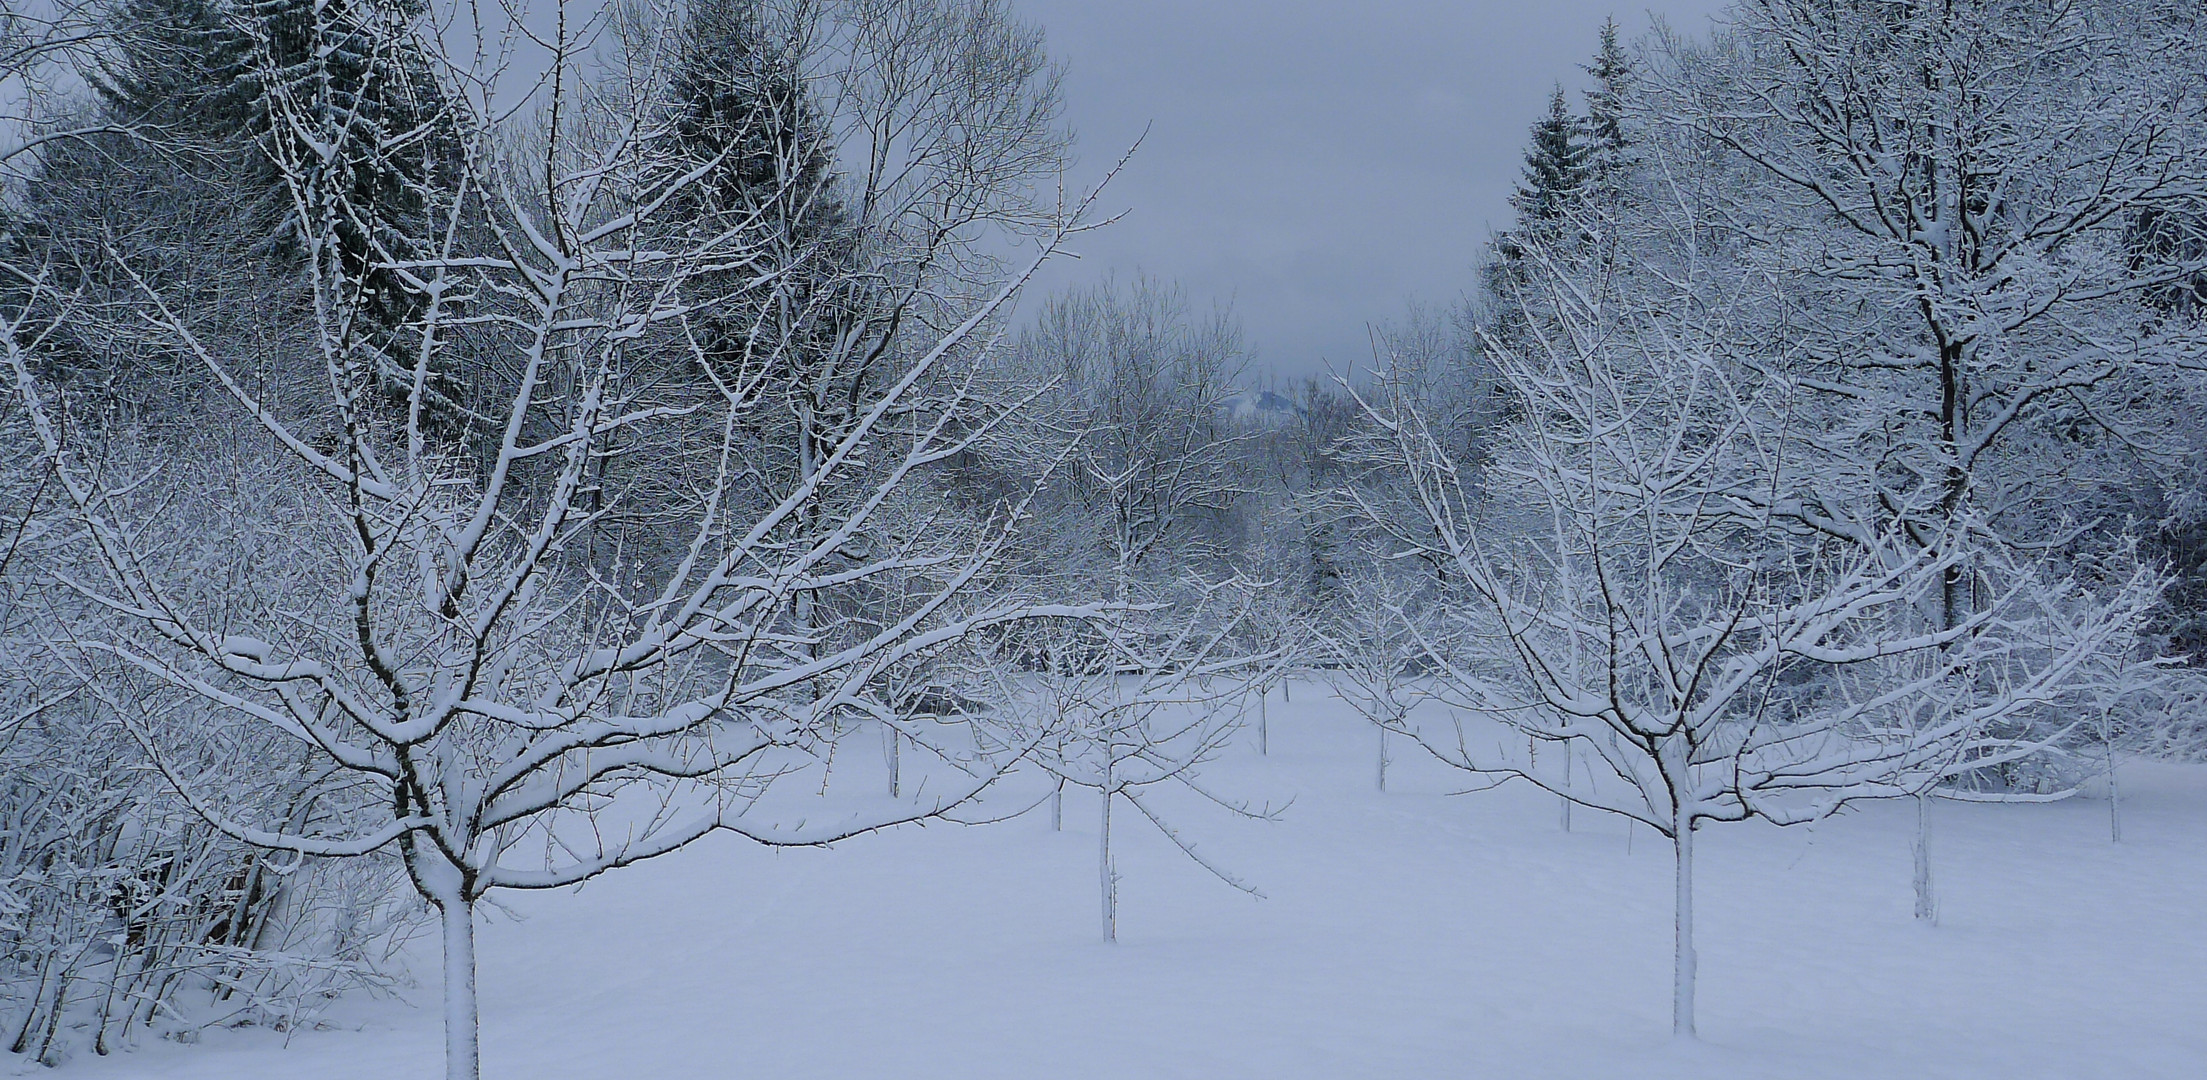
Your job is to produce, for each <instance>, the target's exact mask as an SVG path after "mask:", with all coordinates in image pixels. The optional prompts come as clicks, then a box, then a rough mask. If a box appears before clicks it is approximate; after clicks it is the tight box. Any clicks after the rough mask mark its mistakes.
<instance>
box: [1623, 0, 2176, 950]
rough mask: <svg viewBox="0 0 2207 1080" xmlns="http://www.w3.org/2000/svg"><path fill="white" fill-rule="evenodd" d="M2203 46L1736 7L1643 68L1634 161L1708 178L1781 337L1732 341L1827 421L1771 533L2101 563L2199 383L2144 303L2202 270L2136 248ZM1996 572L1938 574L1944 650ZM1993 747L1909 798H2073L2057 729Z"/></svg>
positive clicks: (1906, 10)
mask: <svg viewBox="0 0 2207 1080" xmlns="http://www.w3.org/2000/svg"><path fill="white" fill-rule="evenodd" d="M2202 40H2203V39H2202V37H2201V35H2200V34H2199V32H2198V13H2197V12H2195V11H2191V10H2190V9H2183V10H2178V9H2177V8H2172V7H2169V6H2167V5H2160V4H2152V3H2129V2H2122V0H2118V2H2112V3H2099V4H2079V5H2064V6H2059V7H2055V8H2048V7H2046V6H2045V5H2040V4H2032V3H2024V2H2014V0H1969V2H1965V3H1954V4H1873V3H1840V4H1830V3H1822V2H1813V0H1758V2H1755V3H1750V4H1743V5H1741V6H1739V7H1738V8H1737V18H1736V19H1735V20H1734V21H1733V23H1732V25H1731V28H1730V31H1729V32H1728V33H1727V34H1725V35H1723V36H1722V37H1720V38H1719V39H1718V40H1717V41H1716V42H1715V43H1713V44H1712V45H1710V46H1708V47H1702V46H1698V45H1693V44H1689V43H1687V42H1685V41H1682V40H1677V39H1665V40H1664V41H1663V42H1661V43H1660V46H1659V48H1657V49H1656V50H1655V51H1654V53H1653V54H1652V57H1651V58H1652V59H1653V61H1654V68H1653V70H1651V72H1649V73H1648V75H1649V77H1648V78H1647V79H1646V80H1645V81H1646V84H1647V87H1648V97H1647V101H1646V104H1645V112H1646V116H1647V123H1648V126H1649V130H1648V131H1647V132H1646V133H1645V135H1644V138H1645V139H1647V140H1649V141H1660V142H1664V143H1665V144H1667V146H1666V149H1665V150H1664V151H1663V154H1664V156H1665V157H1666V159H1667V161H1668V163H1669V165H1670V166H1671V167H1672V168H1686V169H1691V170H1694V171H1697V172H1699V173H1701V174H1702V175H1703V176H1705V177H1707V178H1708V180H1709V182H1710V188H1709V190H1710V191H1711V192H1712V193H1715V194H1717V195H1719V196H1720V197H1721V199H1722V200H1723V203H1724V206H1725V210H1724V212H1723V213H1721V214H1714V215H1711V216H1710V218H1709V221H1710V224H1711V226H1712V233H1713V234H1717V235H1726V234H1728V235H1729V236H1730V237H1731V239H1727V240H1722V241H1719V243H1720V244H1723V245H1725V246H1729V247H1731V248H1732V249H1733V251H1734V252H1736V254H1735V255H1734V256H1732V257H1733V258H1735V259H1736V260H1737V262H1738V264H1739V266H1740V268H1741V272H1743V273H1754V274H1762V275H1768V276H1770V277H1772V278H1773V279H1775V280H1776V281H1778V282H1779V283H1780V284H1781V286H1782V290H1783V293H1784V298H1783V300H1782V301H1781V302H1779V303H1777V304H1774V305H1772V307H1771V310H1772V311H1774V312H1775V311H1781V310H1782V311H1784V312H1786V313H1787V314H1786V315H1785V316H1784V318H1785V322H1784V325H1782V326H1781V325H1778V324H1776V323H1773V324H1772V325H1770V326H1768V327H1766V328H1765V329H1763V330H1761V331H1759V332H1760V333H1763V334H1773V333H1784V334H1788V335H1790V336H1791V337H1793V338H1794V339H1796V340H1798V341H1799V342H1800V343H1801V345H1802V346H1803V347H1804V350H1805V356H1806V357H1808V358H1811V360H1812V363H1813V365H1814V367H1815V368H1816V370H1814V371H1813V372H1805V373H1804V378H1803V380H1802V385H1803V386H1805V387H1808V388H1810V389H1811V391H1812V392H1813V393H1815V394H1817V395H1820V396H1824V397H1826V398H1828V399H1829V400H1828V402H1827V403H1825V404H1821V405H1818V406H1817V408H1818V410H1819V415H1821V416H1822V417H1823V418H1824V419H1823V420H1822V421H1821V422H1823V423H1826V424H1827V425H1828V429H1829V435H1828V437H1827V438H1826V439H1824V440H1823V441H1822V443H1821V444H1820V445H1819V446H1818V447H1815V448H1814V449H1815V450H1816V452H1818V453H1819V454H1820V455H1821V456H1822V457H1823V461H1822V462H1821V463H1820V464H1818V465H1816V466H1814V467H1812V468H1807V469H1804V471H1803V472H1804V476H1808V477H1812V478H1813V482H1810V483H1804V484H1801V485H1799V486H1798V487H1796V488H1793V489H1789V490H1788V491H1787V492H1786V493H1785V496H1786V499H1787V500H1788V501H1787V502H1785V503H1783V504H1781V505H1774V506H1773V507H1772V509H1773V511H1774V512H1777V513H1782V514H1785V515H1787V516H1790V517H1792V518H1794V519H1795V520H1797V521H1798V522H1800V523H1801V524H1802V525H1803V526H1804V527H1807V528H1811V529H1814V530H1817V531H1820V532H1822V533H1824V534H1825V535H1828V536H1831V537H1833V538H1834V539H1835V540H1837V541H1839V542H1842V543H1862V542H1864V538H1869V537H1877V536H1882V535H1884V534H1885V533H1886V532H1888V531H1890V530H1891V529H1893V528H1896V527H1898V528H1900V529H1902V530H1903V532H1904V533H1905V534H1907V535H1909V536H1911V537H1912V538H1913V540H1912V542H1914V543H1918V544H1929V543H1932V542H1933V538H1934V537H1940V538H1944V540H1943V542H1947V543H1962V544H1964V545H1965V546H1978V545H1990V546H1991V547H1994V548H1999V549H2005V550H2006V551H2007V552H2008V553H2009V554H2010V555H2012V556H2013V557H2014V558H2016V559H2021V560H2025V561H2028V560H2031V559H2034V558H2036V557H2037V555H2038V553H2042V552H2048V551H2053V552H2060V553H2063V554H2065V555H2068V556H2074V557H2080V558H2085V559H2089V558H2091V557H2094V556H2096V555H2097V554H2099V553H2101V552H2102V551H2104V550H2105V548H2104V546H2103V544H2102V543H2101V541H2099V540H2098V539H2097V534H2100V533H2102V532H2103V530H2102V526H2103V524H2104V523H2105V522H2107V521H2109V520H2112V519H2116V518H2119V517H2120V516H2121V514H2120V512H2121V509H2122V504H2123V503H2124V502H2125V501H2127V496H2126V495H2125V494H2124V492H2125V489H2127V488H2129V487H2130V486H2132V485H2133V484H2134V483H2135V478H2136V477H2137V476H2138V475H2139V474H2140V473H2141V471H2152V470H2153V469H2155V468H2166V467H2167V466H2169V465H2172V464H2174V463H2175V462H2177V461H2178V460H2179V459H2180V457H2181V455H2182V452H2183V447H2182V446H2181V444H2180V442H2179V440H2177V439H2176V438H2175V437H2174V436H2175V434H2176V433H2177V432H2179V431H2180V430H2181V427H2180V425H2178V424H2176V423H2174V422H2172V421H2173V419H2174V417H2175V414H2176V413H2178V412H2181V406H2180V405H2179V403H2180V402H2181V401H2183V400H2184V399H2185V391H2184V389H2183V383H2182V380H2183V379H2184V378H2185V376H2182V375H2181V374H2180V372H2182V371H2186V370H2191V369H2196V368H2198V367H2199V366H2200V365H2201V363H2202V362H2203V360H2202V358H2203V357H2207V352H2203V347H2207V339H2203V338H2202V336H2201V333H2200V329H2199V324H2198V322H2197V320H2195V319H2190V318H2171V317H2167V315H2166V309H2165V307H2163V306H2162V305H2160V303H2159V301H2158V300H2157V298H2159V297H2162V296H2164V295H2165V294H2166V293H2167V292H2168V290H2169V289H2170V288H2171V287H2172V286H2181V285H2184V284H2185V283H2189V282H2191V281H2194V280H2196V279H2197V277H2198V275H2199V273H2200V271H2201V269H2202V266H2203V264H2202V263H2201V262H2200V255H2201V252H2200V249H2198V248H2196V247H2187V246H2186V245H2183V244H2173V245H2159V246H2156V245H2151V244H2147V245H2144V246H2141V245H2140V244H2138V243H2136V242H2135V240H2136V237H2135V234H2134V231H2135V226H2136V224H2137V223H2138V222H2140V221H2141V220H2145V219H2148V218H2152V217H2155V216H2156V215H2161V214H2164V213H2168V212H2175V211H2181V210H2182V209H2184V208H2186V207H2189V206H2192V205H2195V204H2196V202H2197V200H2198V199H2199V198H2200V195H2201V193H2202V185H2203V184H2207V127H2203V126H2202V124H2201V122H2200V117H2199V115H2198V114H2197V111H2196V110H2193V109H2191V108H2190V107H2189V106H2188V105H2185V104H2184V102H2186V101H2189V100H2191V99H2192V98H2194V97H2196V96H2197V95H2198V93H2199V92H2200V76H2199V74H2198V73H2199V71H2200V70H2201V65H2200V64H2199V63H2198V62H2197V54H2198V50H2199V48H2200V43H2201V41H2202ZM2184 58H2190V59H2184ZM1720 226H1721V227H1720ZM2156 463H2158V465H2156ZM1965 521H1966V522H1970V523H1971V524H1970V525H1969V526H1968V528H1967V529H1964V528H1961V527H1959V526H1958V524H1957V523H1960V522H1965ZM1999 561H2000V559H1997V558H1995V559H1993V560H1992V562H1991V563H1985V562H1981V561H1980V560H1979V559H1978V558H1977V557H1976V556H1974V555H1971V556H1968V557H1965V558H1962V559H1959V560H1958V561H1955V562H1953V563H1952V564H1951V565H1950V567H1949V569H1948V570H1947V572H1946V580H1945V581H1944V582H1943V583H1942V585H1941V590H1940V596H1939V600H1938V604H1939V616H1938V619H1939V622H1940V623H1941V625H1944V626H1955V625H1960V624H1961V623H1962V622H1963V621H1965V620H1966V619H1967V617H1968V616H1969V615H1970V613H1971V612H1972V611H1973V610H1974V609H1975V608H1976V607H1977V606H1978V605H1979V604H1980V603H1981V602H1982V601H1983V598H1984V597H1985V596H1986V595H1989V594H1997V593H1999V592H2001V591H2002V588H2003V586H2001V585H1998V584H1995V583H1993V582H1992V581H1990V580H1989V579H1990V578H1992V577H1997V576H1998V574H1999V573H2000V571H1999V570H1998V569H1997V564H1998V562H1999ZM2110 602H2115V601H2114V600H2113V599H2112V594H2110ZM2118 606H2120V605H2119V604H2118ZM2006 723H2008V724H2011V725H2013V726H2010V727H2005V728H2002V729H2000V730H1996V731H1991V732H1988V733H1987V736H1988V739H1989V740H1990V742H1991V744H1993V745H1994V746H1995V747H1997V750H1996V752H1993V753H1987V754H1983V755H1971V756H1970V759H1969V760H1970V761H1972V762H1975V763H1974V764H1968V765H1965V766H1964V767H1963V768H1962V769H1961V770H1960V771H1959V772H1957V773H1956V774H1955V775H1954V776H1951V777H1949V778H1947V780H1946V781H1944V782H1942V783H1941V784H1940V785H1939V787H1938V789H1937V792H1927V793H1926V795H1927V796H1928V795H1930V794H1934V793H1943V794H1968V795H1970V796H1971V797H1979V798H1985V797H1995V796H2006V797H2015V798H2035V797H2041V796H2043V795H2045V794H2048V793H2051V792H2055V791H2059V790H2064V789H2068V788H2070V786H2071V781H2072V779H2073V777H2074V775H2075V770H2074V769H2068V768H2065V767H2064V766H2063V764H2062V763H2063V761H2064V760H2065V759H2069V760H2074V755H2073V754H2071V753H2069V752H2070V751H2073V750H2074V749H2076V747H2075V746H2073V745H2069V744H2072V743H2075V742H2076V741H2077V740H2078V739H2079V738H2081V736H2082V733H2083V729H2082V728H2080V727H2078V726H2077V725H2075V724H2073V723H2070V722H2068V720H2067V719H2066V718H2064V717H2062V716H2060V715H2058V714H2057V713H2056V712H2054V711H2051V710H2026V711H2022V712H2018V713H2014V714H2011V715H2010V716H2009V717H2008V718H2007V720H2006ZM2027 750H2030V751H2036V752H2025V751H2027ZM1929 805H1930V804H1929V802H1928V801H1925V802H1922V803H1920V804H1919V809H1920V810H1921V811H1922V814H1921V819H1920V820H1921V824H1922V828H1920V829H1919V832H1918V843H1917V858H1918V862H1919V872H1918V874H1917V882H1918V886H1919V896H1918V902H1917V907H1918V911H1919V913H1923V914H1925V915H1926V917H1928V916H1929V913H1930V912H1931V911H1932V910H1934V908H1935V905H1934V904H1933V901H1932V897H1931V896H1930V894H1929V885H1928V883H1929V875H1928V872H1927V870H1926V869H1925V868H1926V867H1927V865H1928V854H1927V839H1928V829H1929V823H1930V816H1929Z"/></svg>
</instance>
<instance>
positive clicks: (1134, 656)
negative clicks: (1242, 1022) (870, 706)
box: [994, 580, 1287, 942]
mask: <svg viewBox="0 0 2207 1080" xmlns="http://www.w3.org/2000/svg"><path fill="white" fill-rule="evenodd" d="M1190 591H1191V593H1192V595H1193V597H1194V599H1192V600H1189V601H1186V602H1185V603H1184V604H1183V605H1181V606H1179V607H1176V608H1163V607H1157V606H1151V607H1149V608H1147V609H1146V611H1144V612H1135V613H1130V614H1126V615H1124V616H1122V618H1121V619H1117V620H1113V621H1112V622H1110V623H1108V624H1107V623H1102V622H1097V621H1089V622H1082V623H1074V622H1058V623H1054V624H1051V625H1046V626H1040V627H1033V628H1030V629H1029V630H1028V631H1027V633H1026V634H1025V635H1023V636H1021V637H1019V638H1016V639H1014V640H1015V641H1017V642H1018V643H1019V645H1020V646H1022V647H1023V648H1024V650H1025V654H1026V657H1027V659H1028V661H1030V662H1029V663H1027V664H1024V665H1022V664H1018V663H1015V662H1014V660H1015V658H1014V657H1010V656H1003V657H1000V658H999V663H997V664H996V665H995V667H994V670H995V671H996V672H997V673H998V678H999V680H1000V684H999V693H998V695H997V696H998V699H999V700H1000V701H1001V702H1002V703H1003V707H1004V708H1005V709H1006V714H1007V719H1008V721H1009V723H1008V724H1005V725H1003V726H1004V728H1005V730H1007V731H1008V732H1010V733H1012V737H1014V738H1017V739H1022V740H1024V741H1026V742H1028V743H1031V744H1032V745H1033V746H1034V750H1033V758H1034V761H1035V762H1036V764H1038V765H1039V766H1041V767H1042V769H1043V770H1044V771H1046V772H1047V773H1048V774H1049V775H1050V777H1051V778H1052V780H1053V781H1054V783H1053V792H1052V795H1051V798H1052V800H1053V808H1052V814H1053V815H1056V814H1057V813H1058V812H1059V810H1058V804H1057V802H1056V800H1057V799H1060V798H1062V794H1063V792H1064V789H1065V787H1066V786H1068V785H1070V786H1073V787H1077V788H1086V789H1088V790H1090V791H1094V792H1095V793H1096V795H1097V807H1098V818H1097V833H1096V861H1097V885H1098V890H1099V893H1100V896H1101V900H1102V918H1103V937H1104V940H1105V941H1107V942H1115V941H1117V940H1118V938H1119V872H1118V868H1117V863H1116V862H1115V861H1114V859H1113V857H1112V850H1113V842H1114V841H1113V836H1112V824H1113V813H1112V812H1113V810H1115V809H1117V808H1119V807H1120V806H1121V804H1124V805H1125V806H1127V807H1131V808H1133V809H1134V811H1135V812H1136V813H1138V814H1140V815H1141V816H1142V817H1143V818H1144V819H1145V820H1147V821H1148V822H1149V823H1150V824H1151V825H1153V826H1155V827H1156V828H1157V831H1158V832H1160V833H1162V834H1163V835H1164V836H1165V838H1166V839H1168V840H1170V841H1172V843H1173V846H1175V847H1177V848H1179V849H1180V851H1181V853H1182V854H1184V855H1186V856H1187V857H1188V858H1189V859H1190V860H1192V861H1194V862H1195V863H1196V865H1198V866H1201V867H1202V868H1203V869H1204V870H1206V871H1208V872H1209V873H1210V874H1211V875H1212V876H1213V877H1216V878H1218V879H1219V880H1220V881H1223V882H1225V883H1226V884H1228V885H1231V886H1233V887H1234V888H1236V889H1240V890H1241V891H1243V892H1246V893H1248V894H1250V895H1251V896H1255V897H1259V898H1262V896H1263V895H1264V894H1263V893H1262V892H1259V891H1258V890H1257V889H1256V888H1255V887H1253V886H1251V885H1249V884H1248V883H1246V882H1244V881H1242V880H1241V879H1240V878H1238V877H1236V876H1234V875H1233V874H1232V873H1230V872H1228V871H1227V870H1226V869H1224V868H1223V867H1221V866H1220V865H1219V864H1218V863H1217V862H1216V861H1214V860H1212V859H1211V858H1210V857H1208V856H1206V855H1204V854H1203V853H1202V852H1201V851H1200V850H1199V849H1198V847H1197V845H1196V843H1195V842H1194V841H1193V840H1191V839H1189V838H1188V837H1187V836H1186V835H1185V834H1184V833H1183V832H1182V831H1181V829H1180V828H1179V827H1178V826H1176V825H1174V824H1173V823H1172V822H1170V821H1168V820H1167V819H1166V816H1165V814H1164V812H1163V811H1162V809H1161V808H1159V807H1158V806H1156V805H1154V803H1153V801H1152V798H1151V794H1150V792H1149V789H1151V788H1162V787H1178V788H1181V789H1184V790H1187V791H1191V792H1194V793H1196V794H1197V795H1200V796H1201V797H1202V798H1203V799H1205V800H1206V801H1208V802H1210V803H1212V804H1214V805H1217V806H1219V807H1221V808H1223V809H1225V810H1227V811H1229V812H1230V813H1233V814H1235V815H1238V816H1241V817H1245V818H1251V819H1256V820H1270V819H1272V818H1273V817H1275V816H1276V811H1274V810H1273V809H1272V808H1271V807H1269V806H1265V807H1251V806H1250V805H1249V804H1248V803H1246V802H1242V801H1238V800H1233V799H1228V798H1225V797H1222V796H1219V795H1216V794H1214V793H1212V792H1211V790H1210V789H1209V788H1207V787H1205V786H1204V784H1203V783H1202V777H1201V771H1202V766H1203V765H1204V763H1206V762H1208V761H1210V760H1211V759H1213V758H1214V757H1216V756H1217V754H1218V753H1219V752H1220V751H1222V750H1224V749H1225V748H1226V747H1227V746H1228V745H1229V744H1230V743H1231V742H1232V740H1233V737H1234V735H1235V733H1236V732H1237V731H1238V730H1239V729H1240V726H1241V720H1242V714H1241V712H1240V710H1239V709H1237V708H1235V707H1234V705H1235V704H1236V703H1238V702H1239V701H1240V700H1242V699H1243V698H1245V697H1246V696H1247V695H1248V694H1249V692H1250V691H1251V689H1252V688H1254V687H1259V686H1262V685H1264V684H1265V683H1267V682H1269V681H1270V680H1271V679H1274V678H1277V677H1278V674H1279V669H1280V667H1281V666H1282V663H1283V661H1284V658H1285V657H1286V656H1287V652H1286V651H1285V650H1270V651H1264V652H1252V651H1249V650H1247V649H1246V648H1245V647H1243V644H1242V642H1241V641H1239V640H1237V631H1238V630H1240V629H1241V628H1242V626H1243V624H1244V622H1245V621H1246V620H1247V618H1248V614H1249V611H1250V608H1251V605H1252V602H1253V598H1254V594H1255V593H1256V592H1257V591H1258V590H1257V587H1255V586H1253V585H1252V584H1251V583H1249V582H1245V581H1241V580H1233V581H1228V582H1224V583H1220V584H1216V585H1210V586H1201V587H1192V588H1191V590H1190ZM1021 667H1027V668H1031V669H1034V670H1032V671H1030V672H1028V673H1026V674H1020V673H1019V669H1020V668H1021Z"/></svg>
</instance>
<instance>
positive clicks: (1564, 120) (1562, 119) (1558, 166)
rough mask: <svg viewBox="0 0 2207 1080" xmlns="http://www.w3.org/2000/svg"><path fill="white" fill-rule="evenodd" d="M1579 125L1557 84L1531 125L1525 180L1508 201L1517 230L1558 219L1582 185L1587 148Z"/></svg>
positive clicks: (1526, 153)
mask: <svg viewBox="0 0 2207 1080" xmlns="http://www.w3.org/2000/svg"><path fill="white" fill-rule="evenodd" d="M1582 126H1583V125H1582V124H1581V122H1580V121H1579V119H1578V118H1577V117H1574V116H1572V115H1571V105H1570V102H1569V101H1567V100H1566V99H1565V98H1564V96H1563V87H1562V86H1561V85H1558V86H1557V87H1556V89H1555V93H1554V94H1553V95H1551V96H1550V97H1549V99H1548V115H1546V116H1543V117H1541V118H1540V119H1539V120H1538V121H1537V122H1535V123H1534V124H1533V128H1532V145H1531V146H1529V147H1527V148H1526V151H1525V179H1524V181H1523V182H1522V183H1520V184H1519V185H1518V187H1517V193H1516V194H1515V195H1513V196H1511V198H1510V205H1511V206H1513V207H1516V209H1517V220H1518V227H1519V228H1521V229H1524V228H1536V227H1539V223H1543V222H1553V221H1555V220H1556V219H1558V218H1561V217H1562V216H1563V215H1564V213H1565V212H1566V210H1567V209H1568V207H1569V205H1570V202H1571V199H1572V197H1573V196H1575V195H1576V194H1577V193H1578V191H1579V189H1580V188H1581V187H1582V186H1584V184H1585V182H1586V163H1587V147H1586V144H1585V143H1584V142H1583V141H1582V140H1581V138H1580V135H1581V129H1582Z"/></svg>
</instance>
